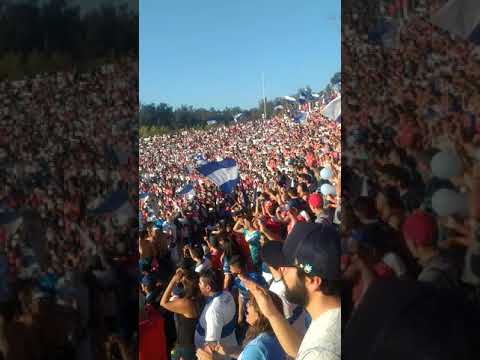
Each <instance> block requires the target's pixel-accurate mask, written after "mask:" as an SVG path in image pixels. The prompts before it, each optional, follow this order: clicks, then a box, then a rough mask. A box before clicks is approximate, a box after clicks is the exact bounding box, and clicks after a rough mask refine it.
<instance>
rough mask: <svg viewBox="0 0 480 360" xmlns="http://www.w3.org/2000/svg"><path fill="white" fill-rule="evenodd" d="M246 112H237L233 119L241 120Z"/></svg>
mask: <svg viewBox="0 0 480 360" xmlns="http://www.w3.org/2000/svg"><path fill="white" fill-rule="evenodd" d="M244 115H245V114H244V113H240V114H237V115H235V116H234V117H233V121H235V122H237V121H238V120H240V119H241V118H242V116H244Z"/></svg>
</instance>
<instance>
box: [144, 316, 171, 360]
mask: <svg viewBox="0 0 480 360" xmlns="http://www.w3.org/2000/svg"><path fill="white" fill-rule="evenodd" d="M139 335H140V336H139V351H138V359H139V360H168V356H167V340H166V337H165V320H164V319H163V317H162V316H161V315H160V314H159V313H158V312H157V311H156V310H151V312H149V319H148V320H146V321H142V322H141V323H140V325H139Z"/></svg>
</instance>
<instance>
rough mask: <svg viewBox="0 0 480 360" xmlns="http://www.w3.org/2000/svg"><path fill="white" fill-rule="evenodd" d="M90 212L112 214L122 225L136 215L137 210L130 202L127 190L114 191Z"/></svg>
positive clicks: (92, 213)
mask: <svg viewBox="0 0 480 360" xmlns="http://www.w3.org/2000/svg"><path fill="white" fill-rule="evenodd" d="M89 213H90V214H91V215H107V214H110V215H112V216H113V217H115V218H116V219H117V221H118V222H119V224H120V225H124V224H126V223H127V221H128V220H129V219H131V218H133V217H134V216H135V212H134V211H133V209H132V206H131V205H130V203H129V202H128V192H127V191H125V190H117V191H114V192H112V193H111V194H109V195H108V196H107V197H106V199H105V200H104V201H103V202H102V203H101V204H100V206H98V207H96V208H95V209H93V210H90V211H89Z"/></svg>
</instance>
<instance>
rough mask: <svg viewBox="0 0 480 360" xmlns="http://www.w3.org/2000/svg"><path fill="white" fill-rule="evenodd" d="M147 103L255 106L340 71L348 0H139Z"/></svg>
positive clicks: (314, 85) (316, 87)
mask: <svg viewBox="0 0 480 360" xmlns="http://www.w3.org/2000/svg"><path fill="white" fill-rule="evenodd" d="M139 1H140V4H139V16H140V101H141V102H142V103H160V102H165V103H167V104H169V105H172V106H174V107H177V106H180V105H182V104H185V105H192V106H194V107H205V108H210V107H211V106H213V107H216V108H220V109H223V108H225V107H226V106H228V107H233V106H240V107H242V108H252V107H255V106H257V105H258V101H259V100H260V99H261V98H262V72H264V73H265V95H266V97H267V98H269V99H272V98H275V97H278V96H284V95H289V94H293V93H295V92H296V91H297V89H299V88H301V87H304V86H306V85H310V86H311V87H312V89H313V90H314V91H317V90H320V89H323V87H324V86H325V85H326V84H327V83H328V81H329V80H330V78H331V76H332V75H333V74H334V73H335V72H337V71H340V68H341V55H340V39H341V38H340V37H341V31H340V9H341V1H340V0H298V1H294V0H290V1H286V0H202V1H198V0H173V1H155V0H139Z"/></svg>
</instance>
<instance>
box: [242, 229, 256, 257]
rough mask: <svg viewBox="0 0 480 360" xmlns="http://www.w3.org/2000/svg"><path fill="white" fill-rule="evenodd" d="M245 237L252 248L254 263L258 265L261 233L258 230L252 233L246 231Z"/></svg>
mask: <svg viewBox="0 0 480 360" xmlns="http://www.w3.org/2000/svg"><path fill="white" fill-rule="evenodd" d="M243 235H244V236H245V241H246V242H247V243H248V246H249V247H250V255H251V257H252V262H253V263H254V264H258V263H259V262H260V232H259V231H258V230H254V231H252V232H250V231H248V230H247V229H244V230H243Z"/></svg>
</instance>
